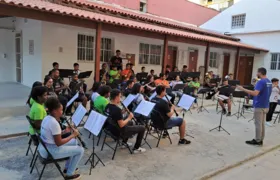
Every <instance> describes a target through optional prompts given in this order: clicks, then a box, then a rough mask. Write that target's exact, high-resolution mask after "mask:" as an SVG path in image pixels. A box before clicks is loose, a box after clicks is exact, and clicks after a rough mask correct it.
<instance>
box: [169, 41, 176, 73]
mask: <svg viewBox="0 0 280 180" xmlns="http://www.w3.org/2000/svg"><path fill="white" fill-rule="evenodd" d="M177 51H178V48H177V47H175V46H168V55H167V65H170V66H171V69H172V68H173V67H174V66H176V61H177Z"/></svg>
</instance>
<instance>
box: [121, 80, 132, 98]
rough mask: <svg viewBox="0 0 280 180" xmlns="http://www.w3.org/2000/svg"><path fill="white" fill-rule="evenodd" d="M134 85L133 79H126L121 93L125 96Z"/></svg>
mask: <svg viewBox="0 0 280 180" xmlns="http://www.w3.org/2000/svg"><path fill="white" fill-rule="evenodd" d="M133 86H134V81H133V80H131V79H130V80H128V81H127V82H126V88H125V89H124V92H123V95H124V96H125V97H127V96H128V95H129V94H131V91H132V87H133Z"/></svg>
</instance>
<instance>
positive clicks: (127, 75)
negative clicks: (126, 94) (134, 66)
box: [122, 63, 132, 81]
mask: <svg viewBox="0 0 280 180" xmlns="http://www.w3.org/2000/svg"><path fill="white" fill-rule="evenodd" d="M131 75H132V72H131V65H130V64H129V63H127V64H126V69H125V70H123V71H122V77H123V80H124V81H128V80H129V79H130V77H131Z"/></svg>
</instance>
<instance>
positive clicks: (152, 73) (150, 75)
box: [147, 69, 156, 78]
mask: <svg viewBox="0 0 280 180" xmlns="http://www.w3.org/2000/svg"><path fill="white" fill-rule="evenodd" d="M149 77H153V78H155V77H156V75H155V70H153V69H151V70H150V74H149V75H148V77H147V78H149Z"/></svg>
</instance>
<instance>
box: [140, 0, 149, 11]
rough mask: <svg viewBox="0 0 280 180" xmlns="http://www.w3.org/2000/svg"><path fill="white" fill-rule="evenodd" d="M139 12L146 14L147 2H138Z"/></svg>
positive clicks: (142, 0)
mask: <svg viewBox="0 0 280 180" xmlns="http://www.w3.org/2000/svg"><path fill="white" fill-rule="evenodd" d="M140 11H141V12H147V0H140Z"/></svg>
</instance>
